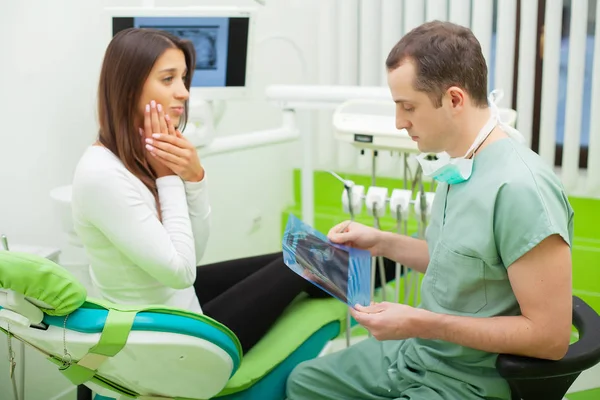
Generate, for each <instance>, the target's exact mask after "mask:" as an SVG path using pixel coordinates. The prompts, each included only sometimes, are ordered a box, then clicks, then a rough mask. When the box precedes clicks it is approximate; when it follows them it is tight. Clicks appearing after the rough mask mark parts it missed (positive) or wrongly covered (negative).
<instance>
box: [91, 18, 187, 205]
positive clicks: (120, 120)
mask: <svg viewBox="0 0 600 400" xmlns="http://www.w3.org/2000/svg"><path fill="white" fill-rule="evenodd" d="M172 48H176V49H180V50H181V51H183V54H184V56H185V63H186V66H187V69H188V73H187V75H186V78H185V81H184V83H185V87H186V88H187V89H188V90H189V89H190V85H191V82H192V73H193V71H194V66H195V64H196V52H195V49H194V46H193V44H192V43H191V42H190V41H187V40H182V39H180V38H178V37H177V36H174V35H172V34H170V33H168V32H165V31H160V30H155V29H140V28H129V29H125V30H123V31H120V32H119V33H117V34H116V35H115V36H114V37H113V39H112V41H111V42H110V44H109V45H108V48H107V49H106V53H105V55H104V61H103V64H102V70H101V72H100V83H99V87H98V119H99V124H100V131H99V137H98V141H99V142H100V143H101V144H102V145H103V146H104V147H106V148H107V149H109V150H110V151H111V152H113V153H114V154H115V155H116V156H117V157H118V158H119V159H120V160H121V161H122V162H123V164H124V165H125V168H127V169H128V170H129V171H130V172H131V173H132V174H133V175H135V176H136V177H138V178H139V179H140V180H141V181H142V182H143V183H144V185H146V187H147V188H148V189H149V190H150V192H152V194H153V195H154V197H155V199H157V206H158V192H157V189H156V174H155V172H154V171H153V170H152V168H151V167H150V165H149V164H148V162H147V161H146V156H145V155H144V151H145V150H144V147H143V145H142V141H141V140H140V135H139V132H138V130H137V128H136V126H135V123H136V118H137V117H138V112H139V111H138V103H139V101H140V96H141V94H142V89H143V87H144V83H145V82H146V79H147V78H148V75H149V74H150V71H151V70H152V67H153V66H154V63H155V62H156V60H157V59H158V58H159V57H160V56H161V55H162V54H163V53H164V52H165V51H166V50H167V49H172ZM184 108H185V110H184V114H183V115H182V117H181V120H180V124H179V129H180V130H182V131H183V129H184V127H185V124H186V123H187V116H188V102H187V101H186V102H185V106H184ZM158 210H159V213H160V207H158Z"/></svg>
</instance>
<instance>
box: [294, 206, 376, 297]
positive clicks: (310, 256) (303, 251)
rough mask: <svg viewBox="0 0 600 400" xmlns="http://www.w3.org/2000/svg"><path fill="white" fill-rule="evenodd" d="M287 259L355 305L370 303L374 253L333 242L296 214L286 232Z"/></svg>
mask: <svg viewBox="0 0 600 400" xmlns="http://www.w3.org/2000/svg"><path fill="white" fill-rule="evenodd" d="M283 261H284V262H285V264H286V265H287V266H288V267H289V268H291V269H292V270H293V271H294V272H295V273H297V274H298V275H300V276H302V277H303V278H304V279H306V280H308V281H309V282H311V283H312V284H313V285H315V286H318V287H320V288H321V289H323V290H325V291H326V292H327V293H329V294H330V295H331V296H333V297H335V298H337V299H338V300H340V301H342V302H344V303H346V304H348V305H349V306H351V307H354V306H355V305H356V304H360V305H363V306H367V305H369V303H370V301H371V287H370V285H371V253H369V252H368V251H366V250H359V249H355V248H352V247H348V246H342V245H338V244H335V243H332V242H331V241H329V239H327V237H326V236H325V235H323V234H322V233H320V232H318V231H317V230H315V229H314V228H312V227H311V226H309V225H307V224H305V223H304V222H302V221H300V220H299V219H298V218H296V217H295V216H293V215H290V217H289V219H288V222H287V226H286V229H285V233H284V236H283Z"/></svg>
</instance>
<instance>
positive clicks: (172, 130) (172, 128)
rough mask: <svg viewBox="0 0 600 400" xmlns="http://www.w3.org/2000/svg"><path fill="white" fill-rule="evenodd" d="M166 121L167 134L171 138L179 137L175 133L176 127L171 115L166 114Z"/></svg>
mask: <svg viewBox="0 0 600 400" xmlns="http://www.w3.org/2000/svg"><path fill="white" fill-rule="evenodd" d="M165 121H166V123H167V133H168V134H169V135H170V136H175V137H178V136H177V132H176V131H175V126H174V125H173V121H172V120H171V117H170V116H169V114H165Z"/></svg>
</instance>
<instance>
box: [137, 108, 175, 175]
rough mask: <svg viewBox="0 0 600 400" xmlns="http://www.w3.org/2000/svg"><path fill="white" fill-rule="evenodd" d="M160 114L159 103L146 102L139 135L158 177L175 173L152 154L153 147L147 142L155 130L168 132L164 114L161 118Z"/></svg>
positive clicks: (149, 161) (149, 162) (147, 157)
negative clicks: (142, 127)
mask: <svg viewBox="0 0 600 400" xmlns="http://www.w3.org/2000/svg"><path fill="white" fill-rule="evenodd" d="M161 114H162V107H161V106H160V105H157V104H156V103H155V102H154V101H152V103H151V104H147V105H146V108H145V111H144V129H140V136H141V138H142V141H143V145H144V147H145V149H146V159H147V160H148V164H150V166H151V167H152V169H153V170H154V172H155V173H156V176H157V177H158V178H160V177H163V176H167V175H173V174H174V173H175V172H174V171H173V170H172V169H171V168H169V166H168V165H166V164H165V163H164V162H162V160H161V159H159V158H158V157H157V156H156V155H155V154H154V147H153V146H152V145H150V144H149V143H148V139H149V138H151V137H152V135H154V134H156V133H157V132H168V127H167V123H166V121H165V119H164V116H162V118H161ZM161 119H162V120H163V122H162V123H161V122H160V121H161Z"/></svg>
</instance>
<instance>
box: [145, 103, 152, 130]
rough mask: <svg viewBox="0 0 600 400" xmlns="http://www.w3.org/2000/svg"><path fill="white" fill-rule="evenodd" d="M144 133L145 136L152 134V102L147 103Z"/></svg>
mask: <svg viewBox="0 0 600 400" xmlns="http://www.w3.org/2000/svg"><path fill="white" fill-rule="evenodd" d="M144 133H145V135H144V136H145V137H150V136H151V135H152V117H151V115H150V104H146V107H145V109H144Z"/></svg>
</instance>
